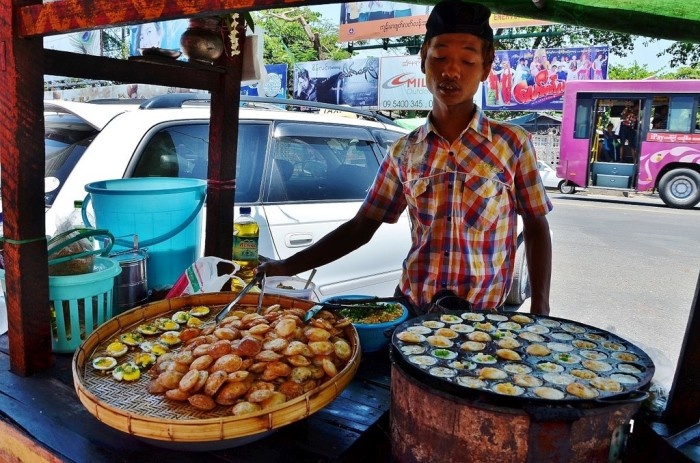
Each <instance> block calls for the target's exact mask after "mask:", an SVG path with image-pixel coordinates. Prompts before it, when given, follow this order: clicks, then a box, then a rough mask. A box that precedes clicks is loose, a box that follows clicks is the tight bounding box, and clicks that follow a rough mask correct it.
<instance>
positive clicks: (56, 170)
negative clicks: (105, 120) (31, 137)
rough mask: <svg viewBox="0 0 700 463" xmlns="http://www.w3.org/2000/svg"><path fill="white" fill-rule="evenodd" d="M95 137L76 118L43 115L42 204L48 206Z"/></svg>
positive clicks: (52, 113) (80, 120) (94, 132)
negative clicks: (43, 188) (44, 189)
mask: <svg viewBox="0 0 700 463" xmlns="http://www.w3.org/2000/svg"><path fill="white" fill-rule="evenodd" d="M96 135H97V130H96V129H94V128H93V127H92V126H91V125H89V124H88V123H87V122H85V121H84V120H82V119H80V118H79V117H77V116H74V115H72V114H67V113H60V112H45V113H44V156H45V164H44V178H45V179H46V180H45V182H44V184H45V188H46V191H45V192H44V203H45V205H46V206H47V207H50V206H51V205H52V204H53V202H54V200H55V199H56V196H57V195H58V193H59V192H60V191H61V187H62V186H63V184H64V183H65V180H66V179H67V178H68V175H69V174H70V172H71V171H72V170H73V167H75V164H76V163H77V162H78V161H79V160H80V157H81V156H82V155H83V153H84V152H85V150H86V149H87V147H88V146H89V145H90V143H92V140H93V139H94V138H95V136H96Z"/></svg>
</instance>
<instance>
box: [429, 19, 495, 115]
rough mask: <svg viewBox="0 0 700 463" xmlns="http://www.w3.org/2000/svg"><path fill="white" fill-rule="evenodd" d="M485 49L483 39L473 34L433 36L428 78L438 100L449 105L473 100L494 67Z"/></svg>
mask: <svg viewBox="0 0 700 463" xmlns="http://www.w3.org/2000/svg"><path fill="white" fill-rule="evenodd" d="M482 50H483V41H482V40H481V39H480V38H478V37H476V36H474V35H471V34H463V33H454V34H441V35H438V36H436V37H433V38H432V39H431V40H430V43H429V44H428V48H427V50H426V58H425V80H426V85H427V87H428V90H429V91H430V93H432V94H433V98H435V100H437V101H439V102H441V103H443V104H444V105H446V106H452V105H457V104H461V103H465V102H471V101H472V100H473V98H474V94H476V91H477V90H478V88H479V84H480V82H483V81H484V80H486V79H487V78H488V75H489V69H490V67H491V63H490V60H489V62H486V61H484V56H483V55H484V54H483V52H482Z"/></svg>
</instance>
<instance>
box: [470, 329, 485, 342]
mask: <svg viewBox="0 0 700 463" xmlns="http://www.w3.org/2000/svg"><path fill="white" fill-rule="evenodd" d="M467 339H469V340H470V341H476V342H489V341H490V340H491V336H490V335H489V334H488V333H484V332H483V331H472V332H471V333H468V334H467Z"/></svg>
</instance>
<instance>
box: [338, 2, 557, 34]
mask: <svg viewBox="0 0 700 463" xmlns="http://www.w3.org/2000/svg"><path fill="white" fill-rule="evenodd" d="M432 8H433V7H432V5H431V6H427V5H414V4H411V3H400V2H383V1H378V2H353V3H341V4H340V25H339V28H338V41H340V42H352V41H355V40H367V39H381V38H390V37H406V36H412V35H423V34H425V23H426V22H427V21H428V15H429V14H430V11H431V10H432ZM489 22H490V24H491V27H492V28H493V29H494V30H496V29H505V28H511V27H525V26H540V25H545V24H552V23H551V22H549V21H541V20H538V19H529V18H518V17H516V16H509V15H503V14H492V15H491V19H490V21H489Z"/></svg>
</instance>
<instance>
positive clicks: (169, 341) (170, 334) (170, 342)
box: [159, 331, 180, 347]
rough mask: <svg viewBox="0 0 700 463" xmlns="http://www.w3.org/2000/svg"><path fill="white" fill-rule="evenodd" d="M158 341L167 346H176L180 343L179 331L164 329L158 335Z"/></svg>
mask: <svg viewBox="0 0 700 463" xmlns="http://www.w3.org/2000/svg"><path fill="white" fill-rule="evenodd" d="M159 340H160V342H162V343H163V344H165V345H166V346H168V347H172V346H176V345H178V344H180V332H179V331H166V332H165V333H163V334H161V335H160V338H159Z"/></svg>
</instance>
